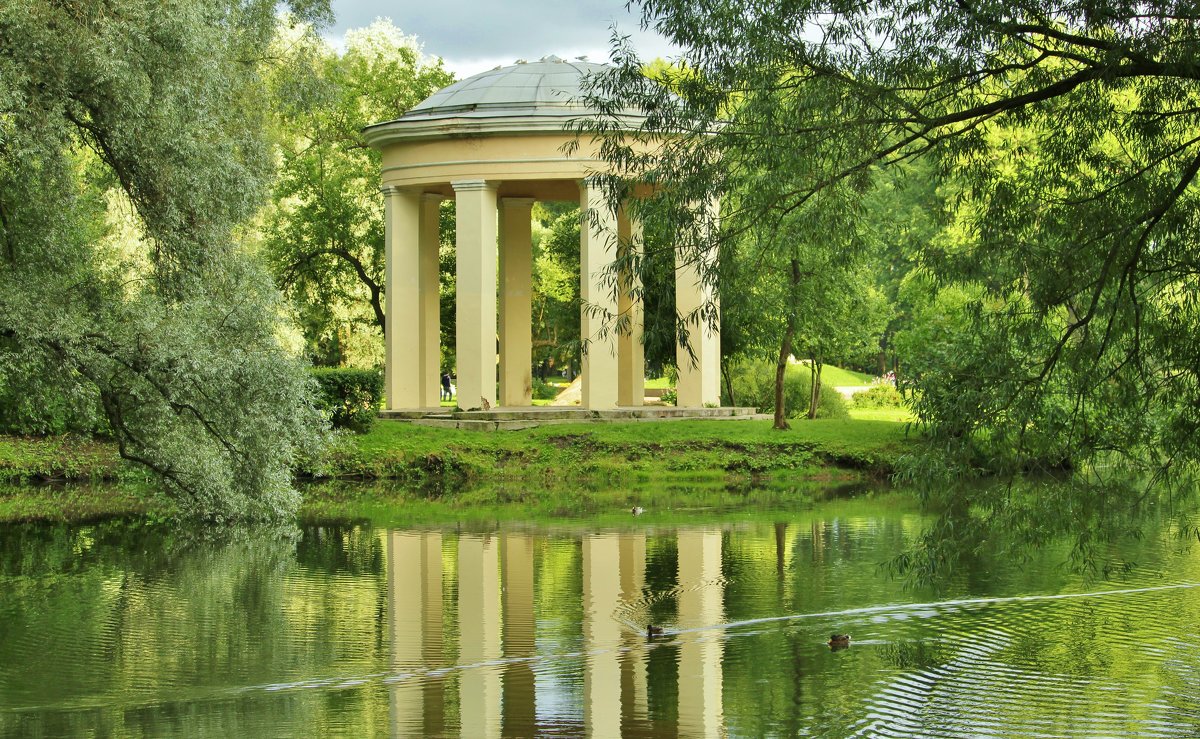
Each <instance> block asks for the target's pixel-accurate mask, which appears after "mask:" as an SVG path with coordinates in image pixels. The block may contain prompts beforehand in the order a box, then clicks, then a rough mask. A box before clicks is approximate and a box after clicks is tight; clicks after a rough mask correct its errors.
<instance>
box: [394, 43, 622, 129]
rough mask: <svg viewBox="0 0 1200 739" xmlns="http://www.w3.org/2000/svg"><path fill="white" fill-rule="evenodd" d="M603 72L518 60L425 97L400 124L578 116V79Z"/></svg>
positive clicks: (590, 66)
mask: <svg viewBox="0 0 1200 739" xmlns="http://www.w3.org/2000/svg"><path fill="white" fill-rule="evenodd" d="M605 69H608V66H607V65H605V64H596V63H593V62H586V61H570V62H569V61H566V60H565V59H560V58H558V57H556V56H547V57H543V58H541V59H539V60H538V61H536V62H525V61H518V62H517V63H516V64H513V65H511V66H507V67H496V68H495V69H492V70H489V71H487V72H482V73H480V74H477V75H474V76H472V77H468V78H466V79H465V80H461V81H459V82H455V83H454V84H452V85H450V86H449V87H446V88H443V89H442V90H439V91H438V92H435V93H434V94H433V95H430V96H429V97H428V98H426V99H425V100H424V101H422V102H421V103H420V104H418V105H416V106H415V107H413V108H412V109H411V110H409V111H408V112H407V113H405V114H404V115H403V116H401V117H400V120H402V121H409V120H414V119H430V118H443V117H444V118H451V117H453V118H464V117H466V118H485V117H493V116H515V115H520V116H528V115H552V116H553V115H558V116H562V115H568V116H569V115H579V114H580V113H583V112H587V110H588V108H587V107H586V106H584V105H583V104H582V102H580V101H581V100H582V98H583V95H584V90H583V78H584V77H586V76H587V75H589V74H593V73H596V72H600V71H603V70H605Z"/></svg>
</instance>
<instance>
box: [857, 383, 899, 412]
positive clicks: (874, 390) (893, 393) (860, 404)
mask: <svg viewBox="0 0 1200 739" xmlns="http://www.w3.org/2000/svg"><path fill="white" fill-rule="evenodd" d="M903 405H904V396H903V395H901V394H900V391H899V390H897V389H896V387H895V385H891V384H884V385H873V386H872V387H871V389H870V390H864V391H862V392H861V393H855V394H854V406H855V407H856V408H900V407H901V406H903Z"/></svg>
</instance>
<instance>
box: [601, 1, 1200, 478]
mask: <svg viewBox="0 0 1200 739" xmlns="http://www.w3.org/2000/svg"><path fill="white" fill-rule="evenodd" d="M630 5H632V6H636V7H637V8H638V9H639V10H640V12H641V16H642V22H643V24H644V25H645V26H647V27H652V28H654V29H656V30H658V31H660V32H662V33H663V34H665V35H666V36H667V37H668V38H669V39H670V40H671V41H673V42H674V43H675V44H677V45H678V47H679V48H680V49H681V50H682V57H681V60H680V65H679V67H680V68H681V69H683V70H685V72H686V73H681V74H678V75H677V76H676V77H675V78H674V79H672V80H671V84H670V85H669V86H666V87H664V86H660V85H656V84H654V83H651V82H649V81H647V80H646V79H645V78H644V77H643V76H642V75H641V74H640V69H641V63H640V60H638V59H637V58H636V56H635V55H634V54H633V53H632V52H631V51H630V50H629V49H628V48H627V47H626V46H625V45H623V44H621V43H618V45H617V50H616V51H617V57H618V63H619V68H618V69H617V70H616V71H615V72H613V73H612V74H609V75H606V76H604V77H603V78H601V79H598V80H597V81H596V85H595V88H594V97H595V100H594V101H593V102H595V103H596V104H600V105H602V106H603V107H604V109H605V111H606V112H607V113H610V114H613V115H614V116H615V114H617V113H619V112H620V110H621V109H622V108H627V107H631V106H632V107H636V108H639V109H641V110H642V111H643V112H646V113H647V114H648V117H647V119H646V125H645V126H644V127H643V131H641V132H640V135H639V142H641V146H642V148H639V147H635V146H629V145H628V144H629V143H630V142H629V140H628V139H627V138H623V137H621V136H620V135H619V132H618V131H617V130H616V129H617V126H615V125H607V124H606V125H603V126H601V129H602V130H601V133H602V134H604V135H605V137H606V144H605V146H606V154H607V156H608V157H609V159H610V160H612V161H613V162H615V163H616V164H617V165H618V168H619V170H620V172H621V173H626V174H630V175H633V174H635V173H636V172H637V171H638V170H650V171H653V172H655V176H656V177H657V178H658V179H659V180H660V181H662V182H664V183H666V182H670V183H671V184H672V185H673V186H675V190H676V192H677V193H678V194H679V196H680V197H683V198H689V199H702V198H704V197H706V195H707V194H708V193H710V192H712V191H714V190H715V191H718V192H720V191H722V190H724V189H726V188H727V186H728V184H729V183H730V181H731V178H735V177H736V176H737V174H738V172H737V170H738V162H736V161H733V162H731V160H729V159H728V158H725V159H722V157H721V156H720V154H721V153H722V152H728V151H740V152H749V153H750V154H751V155H752V156H751V157H750V161H751V163H752V164H753V166H756V167H758V166H764V165H765V164H768V163H770V164H771V167H772V169H773V170H774V171H779V172H780V173H781V176H782V177H784V178H785V179H786V186H785V187H783V188H779V189H777V190H776V192H777V193H778V196H779V205H778V207H779V208H783V209H787V208H800V207H803V206H804V204H806V203H808V202H810V201H811V200H812V199H813V198H814V196H815V195H816V194H817V193H819V192H822V191H824V190H826V189H828V188H829V187H831V186H835V185H836V184H837V183H841V182H845V181H848V180H853V179H854V178H856V177H859V176H861V175H862V173H864V172H867V171H869V170H871V169H872V168H877V167H889V166H893V165H896V164H897V163H900V162H905V161H910V160H913V159H915V158H919V157H927V158H928V159H929V160H930V161H932V162H934V163H935V166H936V172H937V176H939V177H941V178H944V179H945V180H946V181H948V182H953V188H954V191H955V192H956V193H959V194H958V195H957V199H956V202H955V203H953V208H954V211H955V213H956V222H955V224H954V225H953V226H952V227H951V228H950V229H948V230H947V231H946V233H945V238H939V239H937V240H935V241H934V242H932V243H929V244H926V245H924V246H923V247H922V253H921V254H920V257H919V262H920V264H921V266H922V268H923V269H924V270H927V272H928V273H929V274H930V275H931V276H932V278H933V280H934V281H935V283H937V284H947V283H959V284H961V285H964V286H967V285H969V286H973V287H977V288H979V293H978V297H977V299H976V300H974V301H973V302H972V304H971V305H970V306H968V308H967V310H968V313H969V317H970V320H971V321H972V324H973V328H972V330H971V331H970V332H968V334H967V335H968V336H969V337H971V342H970V343H969V344H968V345H966V346H964V347H963V352H959V353H957V356H956V358H955V359H956V370H955V371H953V372H949V373H942V374H940V375H939V376H940V377H942V378H944V382H946V383H949V384H948V386H947V387H945V388H942V391H939V392H927V393H925V395H924V396H923V397H924V398H925V402H924V404H923V405H921V406H920V407H919V411H920V413H921V416H922V418H923V420H925V421H926V422H927V423H928V425H929V428H930V431H931V433H932V434H933V435H934V436H941V437H942V438H943V440H944V441H945V442H946V445H947V446H952V445H962V446H963V447H964V448H965V447H969V446H971V445H972V444H974V443H975V442H976V440H980V439H987V440H990V442H991V443H997V442H1002V443H1003V444H1004V445H1006V446H1007V447H1009V448H1010V449H1011V450H1013V451H1015V452H1016V453H1017V455H1016V456H1017V458H1018V461H1020V458H1025V460H1026V461H1029V460H1030V459H1042V460H1049V461H1052V462H1054V463H1056V464H1057V463H1064V462H1067V463H1070V462H1072V461H1073V462H1074V463H1078V462H1079V461H1081V460H1084V459H1088V458H1091V457H1093V456H1094V455H1095V454H1104V455H1106V456H1109V457H1110V459H1112V458H1114V454H1115V457H1116V458H1122V459H1125V460H1127V461H1129V462H1131V463H1133V464H1135V465H1142V464H1149V465H1150V466H1151V467H1153V468H1155V469H1159V470H1162V469H1169V468H1171V467H1173V466H1178V465H1177V464H1176V463H1178V462H1188V463H1192V462H1195V461H1196V460H1197V459H1200V442H1198V441H1197V440H1198V439H1200V434H1198V433H1197V432H1198V431H1200V411H1198V410H1197V409H1200V340H1198V339H1197V337H1200V279H1197V278H1198V276H1200V248H1198V247H1197V244H1200V240H1198V239H1197V236H1198V235H1200V233H1198V231H1200V221H1198V220H1197V219H1196V217H1195V213H1196V212H1197V206H1198V205H1200V201H1198V199H1200V189H1198V188H1197V187H1196V185H1195V178H1196V174H1197V172H1200V85H1198V81H1200V64H1198V63H1197V59H1200V53H1197V52H1200V24H1198V23H1197V21H1198V20H1200V10H1197V9H1196V7H1195V6H1194V5H1190V4H1187V3H1183V4H1180V3H1175V2H1166V1H1165V0H1150V1H1149V2H1143V3H1136V4H1130V3H1123V2H1113V1H1111V0H1099V1H1098V2H1089V3H1076V2H1068V1H1065V0H1033V1H1030V2H1017V3H1012V2H999V1H998V0H932V1H930V0H921V1H915V0H869V1H868V2H865V3H864V2H853V3H850V2H842V1H841V0H835V1H834V2H833V3H829V2H814V1H812V0H799V1H798V2H786V3H784V2H779V3H762V2H754V1H752V0H702V1H700V2H695V1H693V0H634V1H633V2H631V3H630ZM668 87H669V88H670V90H668ZM672 92H673V93H674V95H673V94H672ZM731 99H735V100H737V101H738V105H736V106H730V105H728V104H727V101H729V100H731ZM612 120H613V121H615V120H616V119H615V118H613V119H612ZM647 140H649V141H652V142H655V141H657V142H658V143H661V144H662V146H661V147H659V148H658V150H657V151H655V152H654V153H655V155H656V156H658V157H659V160H658V162H657V163H654V162H651V161H650V160H649V159H648V158H647V157H646V156H645V155H644V154H643V151H644V142H646V141H647ZM806 161H823V162H829V163H831V166H829V167H817V168H802V169H790V168H789V163H792V162H806ZM1185 466H1186V465H1185Z"/></svg>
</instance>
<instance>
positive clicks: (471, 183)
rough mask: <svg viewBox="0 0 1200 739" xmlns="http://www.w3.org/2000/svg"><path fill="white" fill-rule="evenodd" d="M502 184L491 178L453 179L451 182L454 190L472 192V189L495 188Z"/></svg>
mask: <svg viewBox="0 0 1200 739" xmlns="http://www.w3.org/2000/svg"><path fill="white" fill-rule="evenodd" d="M499 186H500V183H499V182H494V181H491V180H453V181H451V182H450V187H453V188H454V192H470V191H472V190H495V189H496V188H498V187H499Z"/></svg>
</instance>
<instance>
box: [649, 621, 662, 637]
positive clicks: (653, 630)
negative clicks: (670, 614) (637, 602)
mask: <svg viewBox="0 0 1200 739" xmlns="http://www.w3.org/2000/svg"><path fill="white" fill-rule="evenodd" d="M662 635H663V627H661V626H655V625H654V624H650V625H648V626H647V627H646V638H647V639H653V638H654V637H656V636H662Z"/></svg>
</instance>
